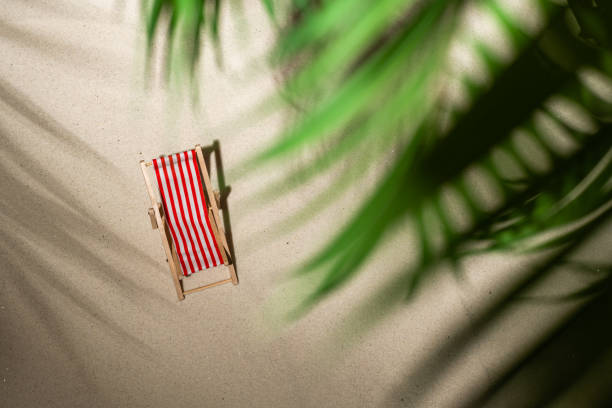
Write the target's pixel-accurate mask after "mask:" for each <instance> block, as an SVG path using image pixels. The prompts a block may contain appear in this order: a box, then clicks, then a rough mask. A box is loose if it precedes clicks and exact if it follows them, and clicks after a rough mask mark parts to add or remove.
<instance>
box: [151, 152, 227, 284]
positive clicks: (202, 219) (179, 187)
mask: <svg viewBox="0 0 612 408" xmlns="http://www.w3.org/2000/svg"><path fill="white" fill-rule="evenodd" d="M153 166H154V168H155V176H156V177H157V185H158V186H159V192H160V195H161V198H162V203H163V206H164V211H165V214H166V222H167V223H168V227H169V229H170V234H171V235H172V241H173V242H174V247H175V248H176V252H177V255H178V259H179V263H180V265H181V269H182V270H183V274H184V275H185V276H189V275H191V274H192V273H193V272H197V271H200V270H202V269H206V268H211V267H213V266H218V265H222V264H223V258H222V256H221V251H220V250H219V245H218V244H217V240H216V238H215V232H214V231H215V229H213V228H214V226H211V220H210V219H209V215H208V211H207V209H208V207H207V205H206V200H205V195H204V189H203V188H202V180H201V175H200V167H199V165H198V160H197V155H196V151H195V150H188V151H185V152H182V153H176V154H173V155H171V156H162V157H160V158H158V159H153ZM203 171H206V169H204V170H203ZM211 199H214V197H211ZM213 222H214V220H213Z"/></svg>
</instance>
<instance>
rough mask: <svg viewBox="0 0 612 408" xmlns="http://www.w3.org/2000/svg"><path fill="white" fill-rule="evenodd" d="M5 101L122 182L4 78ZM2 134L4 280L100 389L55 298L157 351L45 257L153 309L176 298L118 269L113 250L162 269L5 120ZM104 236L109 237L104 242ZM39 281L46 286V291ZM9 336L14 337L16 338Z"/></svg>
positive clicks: (120, 337)
mask: <svg viewBox="0 0 612 408" xmlns="http://www.w3.org/2000/svg"><path fill="white" fill-rule="evenodd" d="M0 101H2V102H3V103H5V104H6V106H8V107H9V108H10V109H11V111H12V113H13V114H14V115H17V117H18V118H19V119H20V120H22V121H24V122H23V123H27V124H28V125H34V126H35V127H36V128H37V129H39V130H40V133H41V135H44V137H46V138H48V139H49V140H50V141H51V142H52V143H54V144H55V145H56V146H58V147H60V148H62V149H64V150H67V151H71V152H78V154H75V156H76V157H77V160H79V162H80V163H81V165H82V166H84V167H92V166H93V167H94V168H95V169H96V170H97V171H99V172H100V174H104V176H105V180H107V181H109V182H110V181H111V180H112V182H113V183H116V184H115V185H119V186H121V185H122V182H121V179H122V177H121V173H120V171H119V170H118V169H117V168H116V167H114V165H113V164H112V163H110V162H109V161H108V160H107V159H105V158H104V157H103V156H101V155H100V154H99V153H97V152H96V151H95V150H93V149H92V148H91V147H89V146H88V145H87V144H85V143H84V142H83V141H81V139H80V138H79V137H78V136H77V135H75V134H74V133H72V132H71V131H69V130H67V129H65V128H64V127H63V126H62V125H61V123H59V122H58V121H56V120H55V119H53V118H52V117H51V116H50V115H48V114H47V113H45V112H44V110H42V108H40V107H39V106H37V104H35V103H34V102H32V101H31V100H30V99H29V98H28V97H26V96H25V95H24V94H23V93H22V92H21V91H19V90H18V89H17V88H15V87H14V86H12V85H11V84H9V83H7V82H6V81H4V80H1V79H0ZM0 138H1V139H2V141H3V147H4V150H3V153H4V157H3V160H2V161H0V173H2V174H3V177H2V178H1V179H0V186H1V188H2V190H3V191H5V192H6V193H5V194H3V195H2V196H0V217H1V218H2V221H3V222H2V223H1V225H0V236H1V238H2V239H1V241H2V244H1V245H0V251H1V252H2V259H3V260H5V262H7V270H8V271H10V272H9V273H7V274H5V275H3V281H4V282H3V283H4V284H5V285H9V287H13V288H15V290H16V291H17V292H18V293H20V294H21V298H22V299H23V301H24V302H27V303H28V304H30V305H31V306H32V308H33V309H34V310H35V311H36V313H37V315H38V316H40V319H41V321H43V322H44V324H45V325H46V327H47V328H48V329H49V332H50V333H52V334H54V335H55V336H57V343H58V344H60V345H61V347H62V348H63V350H64V351H65V352H66V354H67V356H68V357H69V358H70V359H71V360H73V361H75V364H76V365H77V370H79V372H80V373H81V374H83V375H82V376H81V378H82V379H83V381H86V383H87V384H89V386H90V387H94V388H95V385H94V383H93V379H92V378H91V377H90V376H89V375H87V373H86V371H85V368H84V367H85V362H84V361H80V362H79V358H78V356H77V354H76V351H75V350H74V349H73V348H72V346H71V341H70V337H69V336H68V333H67V332H66V330H68V329H67V328H66V327H65V326H64V327H63V326H62V325H61V324H60V323H59V322H60V321H61V317H60V313H61V311H60V310H55V309H54V306H53V305H54V304H56V302H55V301H54V302H51V299H52V298H55V297H57V296H59V297H60V298H61V299H63V300H64V302H66V304H68V305H70V308H71V309H73V310H75V311H78V312H79V313H80V314H82V316H84V317H85V318H87V319H88V320H89V321H91V322H92V324H95V325H97V326H99V327H101V328H103V329H104V330H105V331H106V332H108V333H112V335H113V338H114V339H115V340H117V341H119V342H120V343H121V344H122V345H124V346H128V347H130V348H131V349H132V350H133V351H134V353H135V355H136V356H139V357H140V358H143V359H147V358H150V357H151V356H153V355H155V353H156V351H155V350H153V349H152V348H151V347H150V346H149V345H148V344H146V343H145V342H143V341H142V340H141V339H140V338H138V337H137V336H135V335H134V334H132V333H131V331H130V330H128V329H126V328H124V327H123V326H122V325H121V324H120V323H119V322H118V321H116V320H115V319H114V318H113V317H111V316H110V315H109V314H108V313H107V311H106V310H105V308H104V307H103V306H102V305H101V304H100V303H99V299H96V298H93V297H92V296H91V295H90V294H88V293H85V292H84V291H83V289H82V288H80V287H79V285H78V284H76V283H71V282H70V281H69V280H66V279H65V277H64V276H65V273H66V272H65V271H63V270H62V269H60V268H58V266H57V265H56V264H55V263H54V262H52V261H51V259H47V257H49V256H51V258H53V257H54V256H56V254H57V256H59V257H69V259H70V260H69V261H68V262H69V264H70V265H73V268H76V270H78V271H79V272H80V273H82V274H84V275H85V276H87V277H88V279H92V280H95V281H98V282H100V284H102V285H103V287H104V288H107V289H110V290H111V292H112V293H113V294H114V295H113V296H120V297H121V299H127V300H128V302H131V303H132V304H134V305H136V307H138V310H141V311H143V312H146V311H147V310H149V313H152V310H153V309H154V308H157V307H159V306H160V305H163V306H165V307H167V306H171V305H172V303H171V302H169V300H168V299H167V298H165V297H162V296H159V295H157V294H156V293H154V292H151V291H148V290H145V289H144V288H143V286H142V285H140V284H139V283H138V280H139V278H140V276H138V275H136V274H133V273H131V272H130V273H125V271H121V270H119V269H117V267H116V266H114V265H113V263H112V262H111V261H112V259H113V258H114V257H123V258H124V259H132V260H133V261H134V262H135V263H137V264H139V265H141V266H145V267H146V268H150V269H158V266H159V265H158V263H157V262H155V261H154V260H153V259H152V258H151V257H150V256H149V255H147V254H145V253H143V252H142V250H141V249H140V248H138V247H136V246H135V245H134V244H132V243H131V242H128V241H126V240H125V239H124V238H123V237H121V236H120V235H118V234H117V233H116V232H114V231H112V230H111V229H109V228H107V227H106V226H105V225H104V222H103V221H102V222H101V221H100V220H97V219H96V218H95V216H94V215H93V214H92V213H91V211H90V210H89V209H88V208H87V206H86V203H85V202H83V201H82V200H80V199H79V198H78V197H77V196H76V195H75V194H74V193H73V191H72V189H71V188H70V187H69V186H68V185H66V183H65V182H64V181H62V180H60V179H59V178H58V177H56V176H54V175H53V174H52V173H51V172H50V171H49V170H48V169H46V168H45V166H44V164H43V163H44V162H42V161H41V160H40V158H38V157H36V156H33V155H31V154H30V153H28V152H26V151H25V150H24V149H22V148H20V147H19V145H18V144H17V143H16V142H14V141H13V140H14V138H15V136H14V135H12V134H11V133H10V132H9V131H8V130H7V128H5V127H4V126H2V127H0ZM41 153H43V152H41ZM102 242H103V243H104V244H103V245H100V243H102ZM126 277H127V279H126ZM41 287H45V288H47V289H48V290H44V291H43V290H41V289H40V288H41ZM107 300H108V299H107ZM143 305H144V306H145V307H144V309H143V307H142V306H143ZM6 340H7V341H8V342H9V343H10V339H6ZM15 347H17V346H15Z"/></svg>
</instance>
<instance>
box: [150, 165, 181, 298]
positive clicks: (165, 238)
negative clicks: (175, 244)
mask: <svg viewBox="0 0 612 408" xmlns="http://www.w3.org/2000/svg"><path fill="white" fill-rule="evenodd" d="M140 169H141V170H142V176H143V177H144V180H145V184H146V186H147V192H148V193H149V198H150V199H151V204H153V210H154V212H155V220H156V221H157V225H158V228H157V229H158V230H159V234H160V236H161V239H162V245H163V247H164V251H165V252H166V259H168V265H170V272H171V275H172V281H173V282H174V288H175V289H176V295H177V296H178V299H179V300H183V299H185V295H184V293H183V288H182V286H181V282H180V281H179V279H178V271H177V270H176V262H174V261H175V259H174V257H173V253H172V250H171V249H170V242H169V241H168V236H167V235H166V231H165V227H164V226H165V224H164V222H163V220H162V217H161V214H160V211H159V203H158V202H157V199H156V198H155V193H154V191H153V186H152V185H151V181H150V180H149V177H148V175H147V166H146V164H145V161H144V160H141V161H140ZM160 227H163V228H160ZM170 260H172V262H171V261H170Z"/></svg>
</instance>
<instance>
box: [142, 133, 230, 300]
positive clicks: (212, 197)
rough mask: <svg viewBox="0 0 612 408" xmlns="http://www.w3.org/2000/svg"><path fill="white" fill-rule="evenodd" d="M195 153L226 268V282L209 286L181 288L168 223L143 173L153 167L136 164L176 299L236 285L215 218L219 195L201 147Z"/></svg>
mask: <svg viewBox="0 0 612 408" xmlns="http://www.w3.org/2000/svg"><path fill="white" fill-rule="evenodd" d="M195 151H196V155H197V157H198V163H199V164H200V173H201V177H202V180H203V181H204V190H205V191H206V198H207V200H208V205H207V210H208V215H209V218H210V225H211V227H212V233H213V234H214V236H215V239H216V241H217V243H220V244H221V248H220V249H221V255H222V257H223V264H224V265H225V266H226V267H227V268H228V269H229V274H230V277H229V278H228V279H223V280H220V281H217V282H213V283H209V284H208V285H204V286H200V287H197V288H194V289H189V290H184V289H183V282H182V279H183V275H182V273H181V268H180V264H179V261H178V255H177V253H176V249H175V248H174V245H173V243H172V239H171V235H170V230H169V227H168V223H167V221H166V217H165V214H164V213H163V208H162V204H161V203H160V202H158V201H157V198H156V195H155V191H154V190H153V185H152V184H151V180H150V179H149V176H148V174H147V168H148V167H151V166H152V165H153V162H145V161H144V160H141V161H140V168H141V170H142V175H143V177H144V180H145V184H146V186H147V191H148V193H149V198H151V204H152V205H153V207H152V208H149V211H148V212H149V217H150V219H151V227H152V228H153V229H158V230H159V234H160V236H161V240H162V245H163V247H164V251H165V252H166V261H167V262H168V265H169V266H170V274H171V275H172V281H173V282H174V287H175V289H176V295H177V296H178V299H179V300H183V299H185V295H189V294H191V293H195V292H199V291H201V290H204V289H208V288H212V287H214V286H218V285H222V284H224V283H229V282H232V283H233V284H234V285H237V284H238V276H237V275H236V269H235V267H234V263H233V261H232V255H231V253H230V250H229V247H228V244H227V238H226V236H225V231H224V229H223V224H222V222H221V217H220V216H219V207H220V205H221V203H220V194H219V192H217V191H214V190H213V189H212V184H211V182H210V176H209V175H208V169H207V167H206V162H205V160H204V155H203V153H202V146H200V145H199V144H197V145H196V146H195Z"/></svg>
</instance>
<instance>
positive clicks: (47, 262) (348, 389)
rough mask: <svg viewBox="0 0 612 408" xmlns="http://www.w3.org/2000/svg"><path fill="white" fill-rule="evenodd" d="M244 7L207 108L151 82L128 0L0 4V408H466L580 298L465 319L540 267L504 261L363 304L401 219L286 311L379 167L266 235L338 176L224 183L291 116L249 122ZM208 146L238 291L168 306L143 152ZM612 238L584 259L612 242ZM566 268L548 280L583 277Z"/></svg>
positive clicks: (252, 57) (395, 259)
mask: <svg viewBox="0 0 612 408" xmlns="http://www.w3.org/2000/svg"><path fill="white" fill-rule="evenodd" d="M244 3H248V5H245V6H244V7H243V15H242V16H240V15H239V12H238V11H233V12H232V10H231V8H230V7H226V8H225V9H224V12H223V16H222V36H221V37H222V38H223V41H222V54H223V69H220V68H219V67H218V66H217V65H216V63H215V60H214V58H211V56H212V54H213V52H212V49H211V48H210V47H208V48H207V49H206V50H205V57H207V58H205V62H204V64H203V66H202V67H201V70H202V73H201V75H200V82H201V83H200V85H201V100H202V108H201V113H200V114H199V115H196V114H193V113H192V112H191V111H190V110H189V109H179V108H175V109H174V110H169V109H168V106H169V101H168V98H167V97H166V93H165V92H164V91H163V89H162V88H163V84H160V83H159V81H157V80H155V79H154V80H153V81H152V83H150V84H149V88H150V89H149V90H148V91H145V90H144V86H143V85H144V84H143V75H142V66H143V64H142V61H143V55H142V53H141V50H142V38H141V36H140V25H139V23H138V19H137V17H136V15H137V12H136V10H137V7H138V4H137V2H122V1H116V2H110V1H108V2H104V1H79V2H77V1H67V0H60V1H48V2H45V1H21V2H19V1H11V2H9V4H4V7H3V10H2V11H1V12H0V56H1V61H2V62H1V63H0V154H1V156H0V168H1V169H2V175H1V176H0V197H1V199H0V234H1V237H0V261H1V262H0V272H1V273H0V406H2V407H130V408H136V407H178V406H180V407H362V406H363V407H366V406H367V407H370V406H411V407H413V406H414V407H443V406H449V407H454V406H459V405H460V402H461V401H469V399H470V398H473V397H474V395H478V393H480V392H481V391H483V390H485V389H487V387H488V386H489V385H490V384H491V383H493V382H494V381H495V380H496V379H497V378H499V376H500V375H502V374H503V373H504V372H505V370H508V369H509V368H511V367H512V364H513V361H515V360H516V359H519V358H520V357H521V356H523V355H524V354H525V353H527V351H528V350H530V349H531V348H532V347H533V346H534V345H535V344H538V342H539V341H540V340H541V339H542V338H543V337H544V336H545V335H546V333H548V332H549V331H550V330H551V329H552V328H554V327H555V326H557V325H558V324H559V322H561V321H562V320H561V319H562V318H563V316H565V315H566V313H568V312H570V311H572V310H574V309H575V308H576V307H577V305H578V303H576V302H568V303H564V304H541V303H529V302H526V303H518V304H512V305H508V306H507V307H504V308H503V309H502V310H500V311H499V313H498V314H495V315H494V317H493V318H492V319H490V321H488V320H487V323H486V324H482V325H480V326H478V328H477V329H474V328H471V326H470V324H473V323H474V322H479V321H480V320H479V319H480V318H481V316H482V315H483V313H484V311H486V310H489V308H490V307H491V306H492V305H494V304H495V302H496V299H500V298H502V297H503V296H504V294H506V293H508V292H509V291H511V290H512V288H513V285H514V284H516V283H517V282H520V281H521V279H523V278H524V277H525V274H526V273H528V268H526V267H525V265H527V264H528V262H530V261H531V259H520V260H514V261H512V262H511V261H510V260H509V259H507V258H506V257H504V256H502V255H493V256H489V257H487V258H486V259H478V260H474V261H473V262H472V261H470V262H468V263H467V264H466V265H465V275H464V279H461V280H456V279H455V278H454V277H453V276H452V275H451V274H450V273H448V271H444V270H441V271H439V272H440V273H437V274H434V275H433V277H432V279H430V280H429V281H427V282H426V284H425V285H424V287H423V290H422V291H421V292H419V293H418V295H417V296H416V298H415V299H413V301H412V302H410V303H408V304H405V305H403V306H401V307H394V308H392V309H391V310H390V311H388V312H385V311H384V310H383V309H382V308H381V306H380V304H379V303H378V302H377V301H375V300H373V299H372V298H371V297H370V296H371V295H372V294H373V293H375V290H376V289H377V288H381V287H383V286H385V285H389V284H390V282H391V281H392V278H393V277H394V276H395V275H396V274H397V273H398V271H400V270H401V268H402V266H403V265H405V264H406V263H407V262H410V259H412V258H413V256H414V254H415V252H416V244H415V243H414V241H413V240H412V239H411V235H410V233H409V232H408V231H409V228H408V226H404V227H402V228H399V229H398V231H397V232H396V233H394V234H393V235H392V236H390V237H389V239H388V240H387V242H386V244H385V245H384V248H383V249H382V250H381V251H380V252H378V253H377V254H376V256H374V257H373V258H372V259H371V260H369V261H368V264H367V266H366V267H365V268H364V270H363V272H362V273H360V274H359V275H358V277H357V278H356V279H354V280H353V281H351V283H350V284H349V285H347V286H346V287H344V288H343V289H342V290H341V291H340V292H339V293H338V294H336V295H334V296H332V297H330V298H328V299H326V300H325V301H323V302H322V303H321V304H319V305H318V306H317V307H316V308H315V309H314V310H313V311H312V312H311V313H310V314H308V315H306V316H305V317H304V318H302V319H300V320H299V321H297V322H293V323H283V322H282V321H281V319H280V318H279V316H282V315H283V313H284V312H287V311H288V310H290V309H291V308H292V307H295V306H296V305H297V302H298V300H299V293H300V291H302V292H304V291H305V290H307V289H308V288H309V287H311V286H312V284H313V282H314V281H315V280H314V278H309V279H305V280H304V281H302V282H300V283H299V284H296V282H293V281H291V280H288V272H289V271H290V270H291V267H292V266H294V265H296V264H297V263H299V261H301V260H303V259H304V258H305V257H306V256H307V255H308V254H310V253H312V251H314V250H316V249H317V248H319V247H320V246H321V245H323V244H324V242H325V241H326V240H327V239H329V238H330V237H331V236H332V235H333V233H334V232H335V231H337V230H338V228H339V227H340V226H341V225H342V223H343V222H344V221H345V220H346V219H347V217H348V216H350V213H351V210H353V209H355V207H356V204H357V202H358V201H357V199H358V198H360V197H362V196H363V195H364V194H365V193H367V192H368V191H369V190H370V189H371V188H373V186H374V184H375V180H376V176H377V169H374V170H373V171H372V173H371V174H368V175H367V176H366V177H365V178H364V179H363V180H362V182H361V183H357V185H356V186H355V188H354V189H349V190H348V191H347V192H346V193H345V194H344V195H343V196H342V197H341V198H339V199H338V200H336V201H333V202H332V203H330V205H329V206H327V207H326V208H325V209H324V210H323V211H322V212H320V213H319V214H318V215H317V216H316V217H314V218H312V219H311V220H309V221H308V222H307V223H306V224H304V225H302V226H301V228H299V229H297V230H295V231H293V232H291V233H289V234H285V235H280V236H279V235H278V234H276V233H275V232H274V229H273V226H274V225H275V223H276V222H278V221H280V220H283V219H285V218H286V217H287V216H288V215H291V214H292V213H295V212H296V211H297V210H298V209H300V208H301V207H302V206H303V203H304V202H305V201H306V200H307V199H308V197H310V196H311V195H312V194H313V193H314V192H316V191H318V190H319V189H320V188H321V187H322V186H325V185H326V184H328V183H329V182H330V181H331V180H332V178H333V177H334V173H332V174H329V175H328V176H325V177H323V178H321V179H318V180H316V181H315V182H313V183H312V184H310V185H307V186H305V187H304V188H302V189H300V190H298V191H294V192H291V193H289V194H287V195H285V196H283V198H282V199H281V200H278V201H275V202H273V203H270V204H267V205H260V204H257V203H255V202H253V201H252V194H253V192H255V191H257V190H258V189H260V188H262V187H264V186H265V185H268V183H269V182H270V181H271V180H274V179H275V178H276V177H278V175H279V174H282V172H283V171H286V169H287V167H283V166H276V167H274V166H273V167H271V168H267V169H264V170H262V171H261V172H259V173H257V174H255V175H251V176H247V177H240V178H239V177H233V176H232V175H231V174H232V172H231V169H233V168H235V167H236V166H237V165H238V164H239V163H240V162H241V161H242V160H243V159H244V158H245V157H248V156H249V155H250V154H252V153H253V152H256V151H258V150H260V149H262V148H264V147H265V146H266V144H267V143H268V142H269V141H270V140H272V138H274V136H275V135H276V134H277V132H278V130H279V129H280V128H281V126H282V124H283V121H284V120H285V119H284V118H283V115H282V114H276V115H272V116H269V117H266V118H260V117H256V116H255V115H252V114H248V113H247V111H248V108H249V107H250V106H252V105H253V103H255V102H257V101H259V100H261V98H262V97H264V96H265V95H269V94H270V93H271V92H273V91H274V89H275V84H276V80H275V78H276V75H275V74H274V73H273V72H271V71H270V69H269V68H268V67H267V66H266V64H265V60H263V59H262V58H261V57H262V56H265V54H266V51H267V50H269V49H270V47H271V46H272V45H273V41H274V33H273V32H272V31H271V29H270V24H268V21H267V17H266V16H265V14H264V12H263V10H262V9H261V7H260V6H259V2H255V1H253V2H251V1H245V2H244ZM232 13H237V14H232ZM249 115H251V116H249ZM214 140H218V141H219V146H220V148H221V155H222V156H221V157H222V160H223V169H224V172H225V173H226V174H225V176H226V178H227V179H226V181H227V184H228V185H230V186H231V193H230V195H229V198H228V209H227V210H226V211H228V212H229V218H230V220H231V232H232V238H233V244H234V248H235V256H236V260H237V265H238V275H239V278H240V285H238V286H236V287H234V286H232V285H224V286H220V287H216V288H214V289H210V290H207V291H205V292H202V293H199V294H195V295H191V296H188V297H187V299H186V300H185V301H183V302H178V301H177V299H176V296H175V293H174V288H173V286H172V282H171V279H170V275H169V272H168V269H167V265H166V263H165V256H164V253H163V249H162V247H161V243H160V239H159V235H158V233H157V231H155V230H152V229H151V227H150V224H149V219H148V216H147V214H146V211H147V208H148V207H149V206H150V203H149V200H148V197H147V195H146V190H145V188H144V183H143V179H142V175H141V173H140V168H139V161H140V160H141V159H147V160H149V159H151V158H153V157H155V156H157V155H159V154H162V153H169V152H175V151H179V150H182V149H185V148H188V147H190V146H193V145H195V144H196V143H200V144H202V145H208V144H211V143H212V142H213V141H214ZM378 170H380V169H378ZM338 171H342V169H339V170H338ZM215 173H216V172H213V178H216V174H215ZM232 177H233V178H232ZM607 231H610V229H609V228H608V230H607ZM609 238H610V234H609V233H608V234H607V237H606V236H604V239H603V240H601V239H600V240H599V241H595V242H594V243H592V244H590V245H589V246H588V250H587V255H588V256H591V257H594V256H600V255H601V254H605V253H607V252H609V247H608V248H607V249H606V245H605V243H606V242H609ZM224 273H225V272H224V271H222V270H216V271H212V272H204V273H202V274H201V275H199V276H197V277H194V280H196V281H197V282H196V283H199V282H204V281H210V280H212V279H215V278H220V277H223V276H224V275H223V274H224ZM566 275H567V276H566ZM566 275H563V274H561V275H559V276H560V277H559V276H557V277H555V278H554V281H555V282H556V284H555V285H556V286H555V287H561V286H563V285H562V284H561V283H560V282H566V283H567V285H569V286H570V287H571V285H575V284H576V278H575V276H573V275H569V274H566ZM551 279H553V278H551ZM193 284H194V283H193V282H190V283H189V285H193ZM296 288H297V289H296ZM393 303H394V304H396V305H400V304H401V299H396V301H395V302H393ZM357 310H362V311H364V310H366V311H368V312H369V313H370V315H371V316H374V317H373V318H372V319H368V318H367V314H363V313H361V314H359V313H356V311H357ZM377 313H382V314H384V316H385V318H384V319H378V318H376V316H377ZM521 389H522V388H521V383H519V384H518V385H516V387H515V388H511V389H510V391H508V392H509V393H510V394H509V395H511V396H514V395H520V394H521V392H520V390H521ZM572 395H573V394H571V395H570V397H568V398H570V401H571V397H572ZM501 401H502V402H503V401H505V403H500V405H508V406H518V405H513V404H512V403H508V401H509V400H508V399H505V398H502V399H501ZM506 403H507V404H506Z"/></svg>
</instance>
